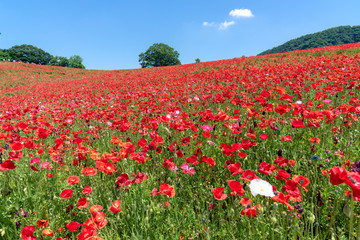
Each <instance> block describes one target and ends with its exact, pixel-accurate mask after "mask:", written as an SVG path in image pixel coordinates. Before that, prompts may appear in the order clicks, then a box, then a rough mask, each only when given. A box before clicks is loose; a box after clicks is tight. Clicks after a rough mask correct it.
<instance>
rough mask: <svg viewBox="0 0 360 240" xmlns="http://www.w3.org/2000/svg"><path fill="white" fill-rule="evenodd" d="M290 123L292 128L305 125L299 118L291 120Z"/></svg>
mask: <svg viewBox="0 0 360 240" xmlns="http://www.w3.org/2000/svg"><path fill="white" fill-rule="evenodd" d="M291 125H292V126H293V127H294V128H304V127H305V125H304V123H303V121H301V120H293V121H291Z"/></svg>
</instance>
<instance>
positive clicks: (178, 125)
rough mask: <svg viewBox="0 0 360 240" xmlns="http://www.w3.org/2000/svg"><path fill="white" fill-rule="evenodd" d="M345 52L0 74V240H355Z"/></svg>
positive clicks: (358, 53) (350, 76) (354, 136)
mask: <svg viewBox="0 0 360 240" xmlns="http://www.w3.org/2000/svg"><path fill="white" fill-rule="evenodd" d="M359 117H360V44H359V43H357V44H348V45H341V46H332V47H326V48H318V49H312V50H304V51H295V52H288V53H282V54H273V55H265V56H258V57H242V58H235V59H229V60H221V61H213V62H203V63H196V64H186V65H181V66H171V67H158V68H147V69H134V70H119V71H100V70H84V69H72V68H62V67H54V66H40V65H34V64H24V63H5V62H4V63H0V156H1V158H0V239H26V240H33V239H44V240H46V239H57V240H64V239H67V240H70V239H79V240H101V239H104V240H106V239H183V240H184V239H188V240H190V239H359V238H360V208H359V207H360V204H359V201H360V124H359V119H358V118H359Z"/></svg>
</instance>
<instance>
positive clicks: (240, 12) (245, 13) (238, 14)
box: [202, 9, 254, 30]
mask: <svg viewBox="0 0 360 240" xmlns="http://www.w3.org/2000/svg"><path fill="white" fill-rule="evenodd" d="M229 15H230V16H231V17H234V18H251V17H254V14H252V12H251V10H250V9H233V10H231V11H230V12H229ZM235 23H236V22H235V21H234V20H232V21H226V20H225V21H224V22H222V23H216V22H203V24H202V25H203V26H204V27H216V28H217V29H218V30H226V29H228V28H229V27H230V26H232V25H235Z"/></svg>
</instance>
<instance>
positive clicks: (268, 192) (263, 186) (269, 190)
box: [249, 179, 275, 197]
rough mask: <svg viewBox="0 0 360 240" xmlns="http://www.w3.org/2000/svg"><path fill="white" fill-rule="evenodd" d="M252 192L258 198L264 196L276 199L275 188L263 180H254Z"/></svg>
mask: <svg viewBox="0 0 360 240" xmlns="http://www.w3.org/2000/svg"><path fill="white" fill-rule="evenodd" d="M249 187H250V191H251V194H252V195H253V196H254V197H256V195H258V194H259V195H262V196H266V197H274V196H275V194H274V191H273V187H272V185H271V184H270V183H268V182H267V181H264V180H261V179H253V180H252V181H251V182H250V184H249Z"/></svg>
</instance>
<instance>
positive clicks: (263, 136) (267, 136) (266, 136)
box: [260, 134, 269, 140]
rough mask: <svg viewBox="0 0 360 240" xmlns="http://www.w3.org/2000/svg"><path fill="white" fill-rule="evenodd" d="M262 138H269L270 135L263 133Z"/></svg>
mask: <svg viewBox="0 0 360 240" xmlns="http://www.w3.org/2000/svg"><path fill="white" fill-rule="evenodd" d="M260 138H261V140H265V139H268V138H269V135H266V134H261V135H260Z"/></svg>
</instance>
